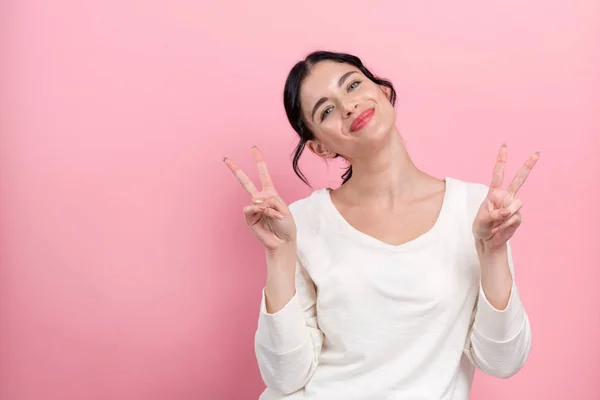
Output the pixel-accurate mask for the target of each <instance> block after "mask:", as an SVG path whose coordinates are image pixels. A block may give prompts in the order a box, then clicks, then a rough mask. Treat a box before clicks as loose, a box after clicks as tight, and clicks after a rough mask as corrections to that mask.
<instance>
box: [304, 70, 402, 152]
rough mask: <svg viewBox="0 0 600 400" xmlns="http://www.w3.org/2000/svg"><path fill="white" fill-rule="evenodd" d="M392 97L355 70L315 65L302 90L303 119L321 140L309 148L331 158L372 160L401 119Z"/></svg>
mask: <svg viewBox="0 0 600 400" xmlns="http://www.w3.org/2000/svg"><path fill="white" fill-rule="evenodd" d="M388 95H389V89H387V88H384V87H382V86H379V85H377V84H376V83H374V82H373V81H371V80H370V79H368V78H367V77H366V76H365V75H363V73H362V72H360V70H359V69H358V68H356V67H354V66H353V65H350V64H345V63H339V62H335V61H322V62H320V63H318V64H316V65H314V66H313V68H312V70H311V72H310V74H309V75H308V76H307V77H306V78H305V80H304V82H303V84H302V87H301V88H300V103H301V104H302V115H303V119H304V121H305V123H306V125H307V126H308V128H309V129H310V130H311V132H313V133H314V135H315V138H316V139H315V140H312V141H309V142H308V143H307V145H308V147H309V148H310V149H311V150H312V151H313V152H315V153H316V154H317V155H319V156H321V157H325V158H330V157H333V156H335V155H336V154H340V155H342V156H343V157H344V158H346V159H347V160H349V161H354V160H357V159H362V158H365V157H368V155H369V153H372V152H373V151H376V150H378V149H380V148H381V146H384V145H385V143H386V141H387V139H388V138H389V136H390V134H391V132H392V131H393V127H394V123H395V118H396V113H395V110H394V107H393V106H392V104H391V103H390V101H389V98H388Z"/></svg>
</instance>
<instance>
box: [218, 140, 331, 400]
mask: <svg viewBox="0 0 600 400" xmlns="http://www.w3.org/2000/svg"><path fill="white" fill-rule="evenodd" d="M252 154H253V156H254V159H255V160H256V166H257V168H258V172H259V177H260V181H261V184H262V190H261V191H258V190H257V188H256V186H254V184H253V183H252V181H251V180H250V179H249V178H248V175H246V174H245V173H244V171H242V170H241V168H239V167H238V166H237V165H236V164H235V163H234V162H233V161H232V160H230V159H229V158H227V157H225V158H224V159H223V162H224V163H225V165H227V167H228V168H229V169H230V170H231V172H232V173H233V174H234V175H235V177H236V178H237V180H238V181H239V182H240V184H241V185H242V187H243V188H244V190H246V192H247V193H248V194H249V195H250V196H251V199H252V204H251V205H248V206H246V207H244V218H245V221H246V224H247V225H248V226H249V227H250V229H251V230H252V232H253V233H254V235H255V236H256V238H257V239H258V240H259V241H260V242H261V243H262V245H263V246H264V247H265V249H266V252H267V283H266V286H265V289H264V290H263V298H262V304H261V311H260V316H259V319H258V329H257V331H256V335H255V351H256V358H257V361H258V366H259V369H260V373H261V375H262V377H263V380H264V382H265V384H266V385H267V387H269V388H271V389H273V390H275V391H277V392H281V393H283V394H287V393H292V392H295V391H297V390H299V389H301V388H303V387H304V386H305V385H306V383H307V382H308V380H309V379H310V377H311V376H312V374H313V373H314V371H315V368H316V366H317V360H318V357H319V354H320V352H321V344H322V341H323V335H322V334H321V332H320V330H319V328H318V326H317V315H316V290H315V286H314V284H313V282H312V280H311V279H310V277H309V275H308V273H307V271H306V270H305V268H304V267H303V266H302V265H301V263H300V261H297V258H298V256H297V228H296V223H295V219H294V216H293V215H292V213H291V210H290V207H288V206H287V204H285V202H284V201H283V199H282V198H281V197H280V196H279V194H278V193H277V190H275V186H274V185H273V181H272V180H271V176H270V174H269V171H268V168H267V164H266V162H265V160H264V158H263V156H262V153H261V152H260V150H258V148H257V147H253V148H252Z"/></svg>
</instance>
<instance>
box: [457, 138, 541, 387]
mask: <svg viewBox="0 0 600 400" xmlns="http://www.w3.org/2000/svg"><path fill="white" fill-rule="evenodd" d="M506 152H507V150H506V145H503V146H502V147H501V148H500V151H499V152H498V157H497V159H496V165H495V167H494V173H493V176H492V183H491V184H490V186H489V188H487V187H485V186H484V185H479V186H478V189H477V190H474V191H473V192H474V193H470V195H469V197H468V199H467V203H468V206H469V211H468V212H469V215H470V218H471V216H472V215H473V214H475V215H474V217H473V218H472V219H471V221H472V230H473V237H474V244H475V249H476V252H477V257H478V259H479V264H480V267H481V281H480V287H479V298H478V301H477V306H476V309H475V311H474V321H473V326H472V330H471V332H470V334H469V339H470V344H469V354H470V357H471V360H472V361H473V363H474V365H475V366H476V367H478V368H479V369H480V370H482V371H483V372H485V373H487V374H489V375H493V376H496V377H499V378H508V377H510V376H512V375H514V374H516V373H517V372H518V371H519V370H520V369H521V368H522V367H523V365H524V364H525V360H526V359H527V357H528V355H529V350H530V347H531V329H530V326H529V319H528V317H527V313H526V312H525V309H524V308H523V304H521V300H520V298H519V294H518V292H517V288H516V285H515V282H514V266H513V260H512V253H511V247H510V243H509V239H510V238H511V237H512V236H513V235H514V233H515V232H516V230H517V228H518V227H519V226H520V225H521V214H520V212H519V210H520V209H521V206H522V205H523V203H522V201H521V200H520V199H518V198H517V197H516V195H517V192H518V191H519V189H520V188H521V186H522V185H523V183H525V180H526V179H527V176H528V175H529V173H530V172H531V170H532V168H533V166H534V165H535V163H536V162H537V160H538V159H539V153H535V154H533V155H531V156H530V157H529V158H528V159H527V161H526V162H525V165H523V167H522V168H521V169H520V170H519V172H518V173H517V175H516V176H515V177H514V178H513V180H512V181H511V183H510V185H509V186H508V188H507V189H503V188H502V186H503V180H504V166H505V164H506Z"/></svg>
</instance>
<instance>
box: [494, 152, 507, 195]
mask: <svg viewBox="0 0 600 400" xmlns="http://www.w3.org/2000/svg"><path fill="white" fill-rule="evenodd" d="M505 165H506V144H503V145H502V147H500V150H499V151H498V157H497V158H496V165H495V166H494V173H493V175H492V183H491V184H490V188H491V189H501V188H502V182H503V181H504V166H505Z"/></svg>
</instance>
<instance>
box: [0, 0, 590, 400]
mask: <svg viewBox="0 0 600 400" xmlns="http://www.w3.org/2000/svg"><path fill="white" fill-rule="evenodd" d="M201 3H205V4H201ZM217 3H218V2H216V1H214V2H208V1H206V2H196V1H191V0H178V1H175V0H169V1H167V0H160V1H158V0H156V1H141V0H130V1H126V2H124V1H116V0H110V1H106V0H105V1H89V0H85V1H84V0H77V1H75V0H62V1H53V2H48V1H42V0H19V1H17V0H12V1H11V0H5V1H3V2H0V46H1V48H0V49H1V50H2V51H1V52H0V54H2V56H1V57H2V61H1V63H0V72H1V73H0V80H1V81H0V84H1V85H0V87H1V88H2V90H1V92H0V129H1V131H0V132H1V143H0V144H1V146H0V195H1V202H0V239H1V252H0V258H1V260H0V261H1V264H0V265H1V269H0V398H1V399H6V400H25V399H27V400H29V399H32V400H33V399H35V400H41V399H44V400H75V399H77V400H80V399H87V400H93V399H102V400H106V399H111V400H126V399H127V400H131V399H143V400H155V399H156V400H158V399H161V400H162V399H178V400H185V399H225V400H229V399H256V398H257V396H258V394H259V393H260V392H261V390H262V387H263V386H262V382H261V380H260V377H259V374H258V370H257V367H256V363H255V360H254V353H253V347H252V343H253V334H254V329H255V326H256V318H257V311H258V305H259V295H260V290H261V287H262V285H263V282H264V275H265V274H264V265H263V251H262V249H261V248H260V247H259V245H258V244H257V243H256V242H255V241H254V239H253V238H252V236H251V235H250V234H249V233H248V231H247V230H246V228H245V226H244V223H243V219H242V213H241V209H242V206H243V205H245V204H246V201H247V198H246V196H245V193H244V192H243V191H242V189H241V188H240V187H239V186H238V184H237V183H236V182H235V181H234V179H233V178H232V177H231V176H230V173H229V171H228V170H227V169H226V168H225V167H224V166H223V165H222V164H221V157H222V156H223V155H228V156H230V157H232V158H234V159H235V160H237V161H238V162H239V164H241V165H242V166H243V167H246V168H248V171H249V172H251V173H252V176H254V177H256V174H255V171H254V169H253V165H252V161H251V160H252V158H251V155H250V147H251V146H252V145H254V144H256V145H259V146H261V148H262V149H263V152H264V154H265V156H266V157H267V159H268V162H269V163H270V166H271V170H272V172H273V175H274V179H275V181H276V183H277V184H278V186H279V188H280V191H281V192H282V194H283V195H284V197H285V198H286V199H287V200H289V201H291V200H294V199H297V198H299V197H302V196H305V195H307V194H308V193H309V189H307V188H305V187H303V185H302V184H301V183H300V181H299V180H295V179H294V177H293V174H292V170H291V166H290V161H289V154H290V152H291V150H292V146H293V144H294V141H295V137H294V134H293V132H292V130H291V128H290V127H289V126H288V125H287V122H286V120H285V115H284V112H283V107H282V104H281V91H282V87H283V81H284V79H285V76H286V74H287V71H288V70H289V68H290V67H291V66H292V64H293V63H294V62H295V61H296V60H297V59H298V58H300V57H301V56H302V55H303V54H304V53H305V52H307V51H309V50H312V49H315V48H319V47H322V48H327V49H335V50H344V51H350V52H354V53H356V54H358V55H360V56H361V57H362V58H363V59H364V60H365V62H367V65H368V66H370V67H371V68H372V69H373V70H375V71H376V72H378V73H380V74H381V75H383V76H386V77H388V78H390V79H392V81H393V82H394V83H395V85H396V86H397V89H398V92H399V101H398V110H399V118H398V120H399V123H398V124H399V127H400V129H401V131H402V132H403V134H404V136H405V138H406V141H407V143H408V146H409V149H410V152H411V154H412V155H413V157H414V159H415V161H416V163H417V164H418V165H419V166H420V167H422V168H423V169H425V170H427V171H429V172H431V173H433V174H436V175H439V176H441V175H451V176H455V177H458V178H460V179H466V180H473V181H478V182H483V183H488V180H489V177H490V176H491V168H492V165H493V161H494V156H495V152H496V150H497V147H498V145H499V144H500V143H502V142H503V141H507V142H508V145H509V161H510V164H509V171H508V172H509V173H510V174H512V173H514V172H515V171H516V170H517V168H519V167H520V166H521V163H522V162H523V161H524V160H525V157H526V156H527V155H528V154H529V153H530V152H532V151H535V150H540V151H541V153H542V159H541V161H540V162H539V163H538V165H537V167H536V170H535V171H534V173H533V174H532V176H531V177H530V179H529V181H528V183H527V184H526V186H525V188H524V189H523V191H522V198H523V200H524V203H525V207H524V209H523V215H524V221H525V222H524V225H523V226H522V227H521V228H520V231H519V233H518V234H517V237H515V239H514V241H513V246H514V251H515V261H516V265H517V279H518V282H519V286H520V290H521V294H522V298H523V300H524V302H525V305H526V307H527V308H528V311H529V314H530V318H531V323H532V329H533V335H534V344H533V349H532V353H531V357H530V359H529V362H528V364H527V365H526V367H525V368H524V369H523V370H522V372H521V373H520V374H518V375H517V376H515V377H514V378H512V379H510V380H508V381H500V380H495V379H492V378H488V377H486V376H483V375H481V374H479V375H477V377H476V382H475V387H474V394H473V396H472V398H473V399H476V400H477V399H479V400H481V399H486V400H499V399H507V398H510V399H516V400H520V399H544V400H547V399H579V400H584V399H589V400H592V399H596V400H597V399H598V398H600V379H599V377H600V291H598V290H597V288H598V282H600V269H599V268H598V243H597V242H598V223H599V222H600V220H599V213H598V204H599V202H600V194H599V190H598V174H599V173H600V167H599V163H598V159H599V156H600V151H599V149H600V139H599V133H600V111H599V110H600V3H598V2H597V1H594V0H577V1H570V2H566V1H558V0H557V1H548V0H544V1H542V0H535V1H529V2H522V1H516V0H513V1H492V2H481V1H466V0H462V1H454V2H435V3H433V2H408V1H404V2H391V1H389V2H387V3H388V4H387V5H384V4H379V5H378V6H377V7H374V6H373V5H374V4H376V3H378V2H375V3H373V2H366V3H365V2H350V1H340V0H335V1H329V2H322V1H318V2H306V1H297V2H295V3H294V4H293V5H291V3H289V2H282V1H272V2H270V4H268V5H267V4H266V3H265V2H258V3H256V2H242V1H239V2H236V3H230V4H227V3H225V2H221V3H220V4H219V5H216V4H217ZM304 164H305V170H306V172H307V175H308V176H309V178H310V179H311V180H312V181H313V183H314V185H315V187H319V186H321V185H326V184H334V183H335V182H336V181H337V176H338V175H339V173H340V171H339V170H338V168H337V167H336V166H335V165H331V166H329V167H327V166H325V165H324V164H323V163H322V162H320V161H317V160H315V159H314V158H311V157H307V158H306V162H305V163H304ZM288 180H289V181H288Z"/></svg>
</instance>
